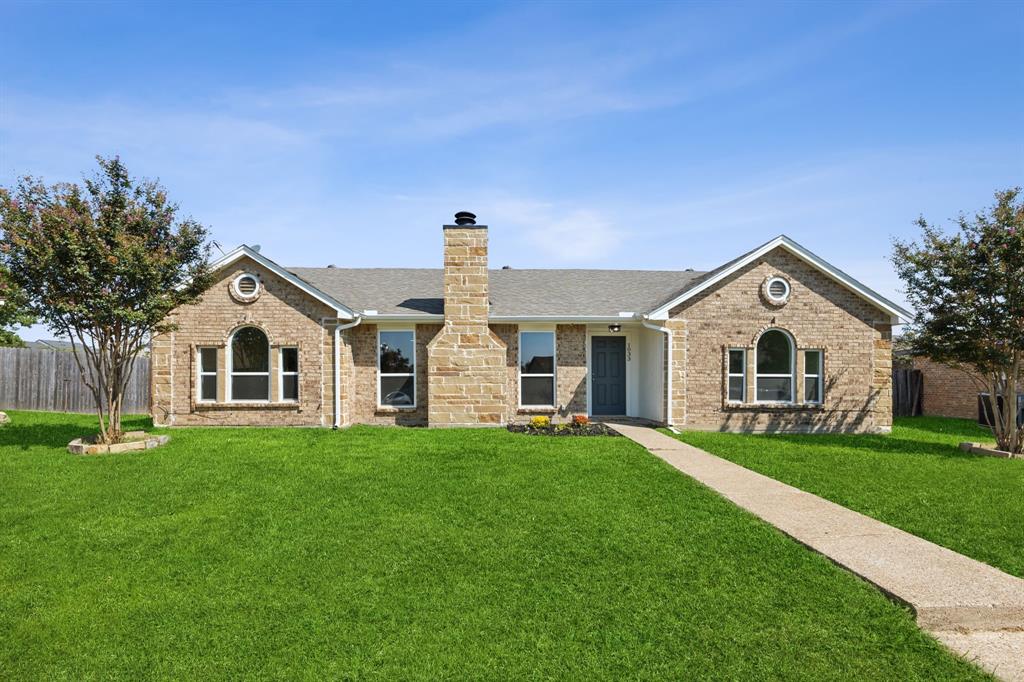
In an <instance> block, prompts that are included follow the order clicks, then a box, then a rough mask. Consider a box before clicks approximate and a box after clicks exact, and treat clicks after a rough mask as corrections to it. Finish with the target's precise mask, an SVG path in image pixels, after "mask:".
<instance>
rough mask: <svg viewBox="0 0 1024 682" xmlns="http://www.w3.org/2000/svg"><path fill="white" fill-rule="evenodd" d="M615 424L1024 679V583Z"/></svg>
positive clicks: (970, 656) (987, 665)
mask: <svg viewBox="0 0 1024 682" xmlns="http://www.w3.org/2000/svg"><path fill="white" fill-rule="evenodd" d="M608 425H609V426H610V427H612V428H613V429H615V430H616V431H618V432H619V433H621V434H622V435H624V436H626V437H627V438H630V439H631V440H633V441H635V442H637V443H639V444H640V445H642V446H644V447H645V448H647V449H648V450H650V451H651V452H652V453H653V454H654V455H656V456H658V457H660V458H661V459H663V460H665V461H666V462H668V463H669V464H671V465H672V466H673V467H675V468H676V469H678V470H679V471H681V472H683V473H684V474H687V475H688V476H690V477H692V478H694V479H696V480H697V481H700V482H701V483H703V484H704V485H706V486H707V487H709V488H711V489H712V490H714V491H715V492H717V493H719V494H720V495H722V496H723V497H725V498H726V499H728V500H730V501H732V502H734V503H735V504H736V505H738V506H740V507H742V508H743V509H746V510H747V511H749V512H750V513H752V514H754V515H755V516H758V517H760V518H761V519H763V520H764V521H767V522H768V523H770V524H772V525H773V526H775V527H776V528H778V529H779V530H781V531H782V532H783V533H785V534H787V535H789V536H790V537H792V538H793V539H795V540H796V541H797V542H800V543H802V544H804V545H806V546H807V547H810V548H811V549H813V550H815V551H817V552H820V553H821V554H823V555H825V556H826V557H828V558H829V559H831V560H832V561H834V562H835V563H837V564H839V565H840V566H842V567H843V568H846V569H847V570H849V571H851V572H853V573H855V574H857V575H858V576H860V577H861V578H863V579H864V580H867V581H868V582H870V583H872V584H873V585H875V586H876V587H878V588H879V589H880V590H882V592H884V593H886V594H887V595H889V596H890V597H892V598H894V599H896V600H898V601H900V602H903V603H905V604H907V605H909V606H910V607H911V608H912V609H913V610H914V612H915V614H916V615H917V622H918V624H919V625H920V626H921V627H922V628H923V629H925V630H926V631H928V632H929V633H930V634H931V635H933V636H934V637H936V638H937V639H938V640H940V641H941V642H943V643H944V644H945V645H946V646H947V647H949V648H950V649H952V650H953V651H954V652H956V653H957V654H958V655H960V656H962V657H964V658H966V659H967V660H970V661H973V662H974V663H976V664H977V665H979V666H980V667H982V668H984V669H986V670H988V671H989V672H991V673H994V674H995V675H997V676H998V677H999V678H1001V679H1003V680H1014V681H1024V580H1021V579H1020V578H1016V577H1014V576H1011V575H1008V574H1006V573H1003V572H1002V571H1000V570H998V569H996V568H993V567H992V566H989V565H988V564H984V563H981V562H980V561H975V560H974V559H971V558H968V557H965V556H963V555H962V554H957V553H956V552H954V551H952V550H949V549H946V548H944V547H940V546H938V545H936V544H934V543H931V542H928V541H927V540H923V539H921V538H919V537H917V536H916V535H911V534H910V533H906V532H904V531H902V530H899V529H898V528H893V527H892V526H889V525H886V524H884V523H882V522H881V521H876V520H875V519H872V518H870V517H867V516H864V515H863V514H859V513H857V512H855V511H851V510H849V509H847V508H846V507H841V506H839V505H837V504H835V503H833V502H829V501H828V500H825V499H822V498H820V497H818V496H816V495H812V494H810V493H806V492H803V491H802V490H799V489H797V488H794V487H792V486H789V485H786V484H785V483H780V482H779V481H776V480H775V479H772V478H768V477H767V476H763V475H761V474H759V473H756V472H753V471H751V470H749V469H745V468H743V467H741V466H739V465H738V464H733V463H732V462H729V461H727V460H724V459H721V458H720V457H715V456H714V455H711V454H708V453H707V452H704V451H703V450H700V449H698V448H695V447H693V446H691V445H687V444H686V443H683V442H681V441H679V440H676V439H675V438H672V437H670V436H667V435H665V434H663V433H659V432H658V431H655V430H654V429H651V428H647V427H643V426H636V425H631V424H624V423H609V424H608Z"/></svg>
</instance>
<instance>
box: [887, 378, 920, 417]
mask: <svg viewBox="0 0 1024 682" xmlns="http://www.w3.org/2000/svg"><path fill="white" fill-rule="evenodd" d="M923 393H924V376H923V375H922V374H921V370H919V369H894V370H893V371H892V413H893V416H895V417H917V416H920V415H921V396H922V395H923Z"/></svg>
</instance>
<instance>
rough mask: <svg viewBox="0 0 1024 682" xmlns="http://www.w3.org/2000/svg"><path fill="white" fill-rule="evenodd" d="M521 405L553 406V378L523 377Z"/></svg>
mask: <svg viewBox="0 0 1024 682" xmlns="http://www.w3.org/2000/svg"><path fill="white" fill-rule="evenodd" d="M520 402H521V403H522V404H523V405H545V406H546V405H554V404H555V379H554V377H526V376H524V377H523V395H522V400H521V401H520Z"/></svg>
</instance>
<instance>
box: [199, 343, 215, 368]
mask: <svg viewBox="0 0 1024 682" xmlns="http://www.w3.org/2000/svg"><path fill="white" fill-rule="evenodd" d="M199 371H200V372H216V371H217V349H216V348H200V349H199Z"/></svg>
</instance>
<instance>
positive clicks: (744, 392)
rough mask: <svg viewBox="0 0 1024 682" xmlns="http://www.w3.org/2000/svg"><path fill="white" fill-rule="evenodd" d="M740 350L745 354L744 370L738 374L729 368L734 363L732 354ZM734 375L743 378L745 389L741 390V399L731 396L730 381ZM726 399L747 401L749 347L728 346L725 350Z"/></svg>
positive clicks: (739, 401)
mask: <svg viewBox="0 0 1024 682" xmlns="http://www.w3.org/2000/svg"><path fill="white" fill-rule="evenodd" d="M734 352H739V353H742V354H743V370H742V372H741V373H739V374H736V373H734V372H731V371H730V370H729V368H730V367H731V365H732V362H731V361H732V354H733V353H734ZM733 377H739V378H740V379H742V380H743V389H742V390H741V392H740V396H741V397H740V399H739V400H734V399H733V398H730V397H729V383H730V381H729V380H730V379H732V378H733ZM725 400H726V402H729V403H745V402H747V349H746V348H727V349H726V351H725Z"/></svg>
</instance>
